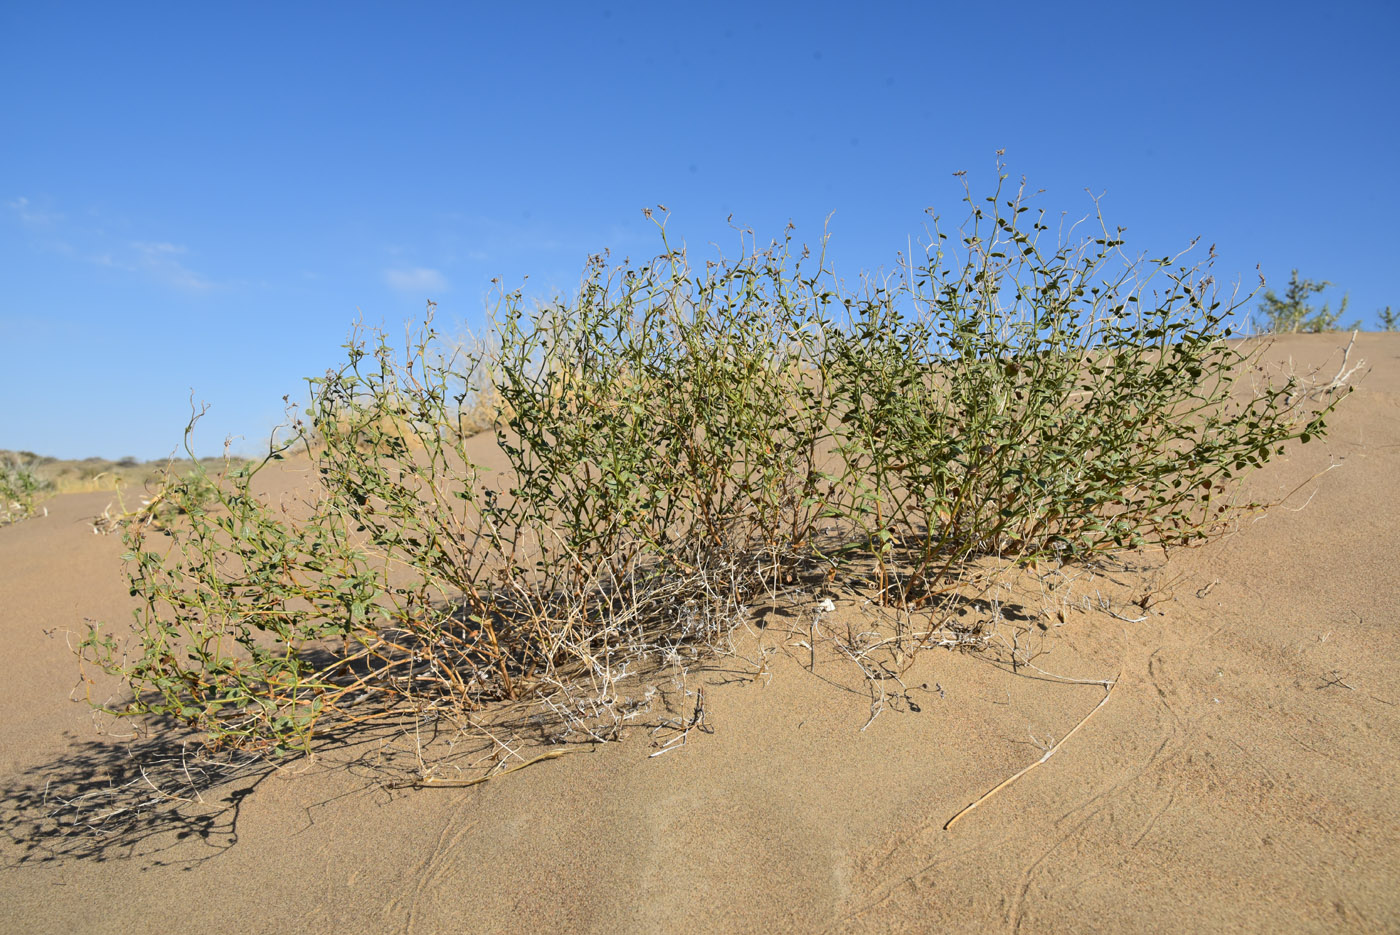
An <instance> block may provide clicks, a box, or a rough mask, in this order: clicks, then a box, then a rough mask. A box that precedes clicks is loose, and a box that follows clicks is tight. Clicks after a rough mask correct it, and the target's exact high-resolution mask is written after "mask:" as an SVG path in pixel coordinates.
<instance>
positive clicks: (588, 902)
mask: <svg viewBox="0 0 1400 935" xmlns="http://www.w3.org/2000/svg"><path fill="white" fill-rule="evenodd" d="M1344 342H1345V337H1344V336H1341V337H1339V336H1336V335H1327V336H1317V337H1290V338H1286V339H1284V340H1282V341H1280V342H1279V344H1278V345H1277V346H1276V348H1275V349H1274V350H1273V351H1272V352H1271V353H1272V356H1274V357H1276V358H1283V357H1286V356H1288V355H1290V354H1291V355H1293V356H1294V357H1295V358H1297V359H1298V360H1299V361H1309V360H1312V361H1320V360H1321V359H1322V358H1323V357H1325V356H1326V355H1327V354H1328V353H1329V352H1332V351H1335V350H1336V349H1337V348H1338V347H1339V345H1340V344H1341V343H1344ZM1353 354H1354V356H1360V357H1364V358H1366V359H1367V360H1368V361H1369V362H1370V364H1371V366H1372V367H1373V368H1374V369H1373V372H1372V373H1371V374H1370V375H1369V377H1367V379H1366V380H1365V382H1364V383H1363V384H1362V387H1361V388H1360V389H1359V390H1357V391H1356V393H1355V394H1354V395H1353V397H1352V398H1350V399H1348V400H1347V401H1346V402H1345V403H1343V405H1342V407H1341V409H1340V410H1339V411H1338V413H1337V414H1336V415H1335V417H1334V418H1333V419H1332V428H1331V436H1330V438H1329V440H1328V441H1327V443H1326V446H1325V447H1324V446H1323V445H1319V444H1312V445H1308V446H1306V447H1301V448H1294V449H1292V450H1290V452H1289V453H1288V455H1287V456H1285V457H1283V458H1279V459H1276V460H1275V462H1274V463H1272V464H1271V465H1270V466H1269V467H1268V468H1267V469H1266V470H1265V471H1264V472H1262V473H1260V474H1257V475H1255V476H1254V477H1253V478H1252V479H1251V481H1250V484H1251V487H1252V488H1253V489H1254V490H1255V491H1256V492H1258V493H1259V494H1261V495H1266V496H1267V495H1270V494H1275V493H1278V492H1280V491H1287V490H1290V489H1292V488H1293V487H1294V486H1296V485H1297V484H1298V483H1300V482H1302V481H1303V480H1305V479H1307V478H1309V477H1311V476H1313V475H1314V474H1316V473H1317V472H1318V471H1320V470H1322V469H1323V468H1325V467H1326V466H1327V464H1328V462H1329V457H1330V458H1333V459H1337V460H1342V461H1343V462H1344V463H1343V466H1342V467H1341V468H1338V469H1336V470H1333V471H1331V472H1329V473H1327V474H1325V475H1324V476H1323V477H1321V478H1320V479H1319V480H1318V481H1316V483H1315V484H1314V485H1313V487H1312V488H1309V489H1307V490H1304V491H1303V493H1302V494H1301V495H1299V496H1298V497H1295V498H1294V499H1293V500H1291V501H1290V502H1289V504H1288V507H1290V508H1296V507H1300V506H1302V505H1303V504H1304V503H1305V502H1306V503H1307V506H1306V508H1305V509H1302V510H1299V511H1294V510H1293V509H1288V508H1281V509H1277V510H1275V511H1274V512H1272V513H1270V514H1269V515H1268V516H1267V517H1266V518H1264V519H1262V520H1259V521H1256V522H1252V523H1249V524H1247V525H1246V526H1245V527H1244V528H1243V529H1241V531H1240V532H1239V533H1238V534H1237V535H1235V536H1234V537H1232V538H1229V539H1227V540H1223V541H1221V542H1218V543H1215V544H1213V545H1211V546H1209V547H1207V548H1204V549H1200V550H1196V551H1193V552H1189V553H1183V554H1180V555H1178V556H1177V557H1175V558H1174V559H1173V561H1172V564H1171V566H1170V567H1169V569H1168V574H1167V577H1168V578H1170V577H1174V576H1176V575H1184V576H1185V577H1184V578H1183V579H1182V580H1180V581H1178V582H1177V584H1176V586H1175V587H1174V594H1175V600H1173V601H1169V602H1167V603H1164V604H1162V605H1160V606H1159V607H1158V608H1154V610H1160V611H1161V613H1160V614H1158V613H1154V614H1153V615H1151V616H1150V618H1149V619H1148V620H1146V621H1143V622H1140V623H1127V622H1123V621H1120V620H1116V619H1114V618H1112V617H1110V616H1108V615H1106V614H1103V613H1070V614H1068V615H1067V617H1066V623H1065V624H1064V625H1063V626H1059V627H1056V628H1053V629H1052V631H1051V632H1050V634H1048V635H1047V637H1046V639H1045V645H1046V647H1047V648H1049V649H1051V650H1052V652H1051V653H1050V654H1049V655H1047V656H1043V657H1041V658H1039V659H1038V660H1037V664H1039V665H1041V666H1043V667H1044V668H1046V669H1048V670H1050V671H1053V672H1055V673H1057V674H1060V675H1064V676H1070V677H1076V678H1093V679H1108V678H1112V677H1113V676H1114V675H1115V674H1116V673H1117V672H1118V671H1120V669H1121V671H1122V677H1121V681H1120V682H1119V684H1118V685H1117V687H1116V688H1115V690H1114V692H1113V695H1112V696H1111V697H1110V698H1109V700H1108V703H1107V704H1105V705H1104V706H1103V708H1102V709H1101V710H1099V711H1098V712H1097V714H1095V716H1094V717H1093V718H1092V719H1091V720H1090V721H1089V722H1088V723H1087V724H1086V725H1085V726H1084V728H1083V729H1082V730H1081V731H1079V733H1077V734H1076V735H1075V736H1073V737H1072V738H1070V739H1069V740H1068V741H1067V742H1066V743H1065V744H1064V746H1063V747H1062V748H1061V749H1060V750H1059V751H1058V752H1057V754H1056V755H1055V756H1054V757H1052V758H1051V759H1050V760H1049V761H1048V762H1046V763H1045V764H1044V765H1042V766H1041V767H1039V768H1037V769H1035V770H1033V771H1031V772H1030V773H1028V774H1027V775H1026V776H1025V777H1023V778H1022V779H1020V780H1019V781H1018V782H1016V783H1015V784H1013V785H1011V786H1010V787H1008V788H1007V789H1005V790H1004V791H1002V792H1001V793H999V794H998V795H997V796H996V797H995V798H993V799H991V800H989V801H987V802H986V803H985V804H984V805H982V806H981V807H979V808H977V809H976V810H974V811H972V812H970V813H968V814H967V815H966V816H965V817H964V818H963V819H962V820H961V821H959V823H958V824H957V825H956V826H955V827H954V828H953V829H952V830H950V831H944V830H943V825H944V823H945V822H946V821H947V820H948V819H949V818H950V817H951V816H952V815H954V814H955V813H956V812H957V811H958V810H959V809H960V808H962V807H963V806H965V805H967V804H968V803H969V802H971V801H973V800H974V799H976V798H977V797H978V796H979V795H981V794H982V793H983V792H985V791H986V790H988V789H990V788H992V787H993V786H995V785H996V784H997V783H999V782H1000V781H1002V780H1003V779H1005V778H1006V777H1007V776H1010V775H1011V774H1013V773H1015V772H1016V771H1017V770H1019V769H1022V768H1023V767H1025V766H1026V765H1028V764H1029V763H1031V762H1033V761H1034V760H1036V759H1038V758H1039V757H1040V756H1041V751H1040V750H1039V749H1037V748H1036V747H1035V746H1033V745H1032V744H1031V742H1030V735H1031V734H1034V735H1035V737H1036V738H1037V739H1038V740H1041V741H1044V740H1045V739H1046V738H1060V737H1063V736H1064V735H1065V734H1066V733H1067V732H1068V731H1069V730H1070V729H1071V728H1073V727H1074V725H1075V724H1077V723H1078V722H1079V721H1080V720H1081V719H1082V718H1083V717H1084V715H1085V714H1087V713H1088V712H1090V711H1091V710H1092V709H1093V708H1094V706H1095V705H1097V704H1098V703H1099V701H1100V700H1102V698H1103V689H1102V688H1100V687H1097V686H1093V685H1067V684H1062V683H1054V682H1049V681H1040V680H1034V679H1030V678H1026V677H1024V676H1018V675H1013V674H1012V673H1010V672H1008V671H1005V670H1004V669H1002V668H999V667H997V666H995V665H993V664H992V663H991V661H990V659H989V658H987V657H986V656H982V657H979V656H976V655H960V654H954V653H949V652H946V651H939V650H935V651H930V652H927V653H926V654H924V655H921V656H920V657H919V659H918V661H917V662H916V664H915V666H914V668H913V669H912V670H911V672H910V673H909V674H908V675H907V676H906V677H905V681H906V683H908V684H911V685H917V684H921V683H924V682H927V683H928V684H929V685H930V686H933V685H935V684H936V685H939V686H941V687H942V688H943V689H944V691H945V693H946V694H945V696H944V697H941V698H940V697H939V696H938V695H937V694H936V693H919V694H917V696H916V699H917V701H918V704H919V705H920V707H921V710H920V711H919V712H917V713H916V712H913V711H907V710H906V711H902V712H900V711H886V712H885V713H883V714H882V715H880V717H879V718H877V719H876V720H875V722H874V723H873V724H871V725H870V727H869V729H868V730H865V731H864V732H862V731H861V729H860V728H861V725H862V724H864V723H865V721H866V719H867V718H868V717H869V705H868V703H867V702H866V701H865V700H863V699H862V698H861V697H860V696H858V695H856V694H851V693H847V692H843V691H841V690H840V689H838V688H835V687H833V686H832V685H830V684H829V683H827V682H825V681H823V680H821V679H819V678H815V677H813V676H812V675H810V674H808V673H807V672H806V671H805V669H804V668H803V665H804V664H805V662H806V655H805V650H801V651H796V652H794V654H793V655H792V656H786V655H782V654H779V655H777V656H775V657H774V661H773V666H772V669H773V672H772V678H771V680H763V679H760V680H758V681H752V680H749V679H735V680H730V681H729V682H728V684H718V683H721V682H724V681H726V680H725V678H724V677H723V675H722V673H711V674H710V675H709V676H707V677H706V678H707V681H708V682H709V683H710V684H709V685H708V686H707V688H706V701H707V708H708V713H709V722H710V724H711V725H712V726H713V727H714V730H715V732H714V733H713V734H712V735H693V737H692V740H691V742H690V743H688V744H687V745H686V747H685V748H684V749H681V750H678V751H675V752H673V753H669V754H667V755H665V756H661V757H657V758H648V757H647V756H646V754H647V753H648V752H650V750H651V748H650V747H649V746H648V740H647V738H646V736H645V734H644V733H643V732H634V734H633V735H632V736H631V737H629V738H628V739H627V740H625V741H624V742H622V743H618V744H610V745H608V746H606V747H602V748H598V749H595V750H594V752H591V753H583V754H579V755H575V756H566V757H563V758H560V759H557V760H552V761H549V762H544V763H541V764H539V765H537V766H533V767H531V768H529V769H525V770H522V771H520V772H517V773H514V774H511V775H509V776H505V777H501V778H499V779H496V780H493V781H491V782H489V783H486V784H484V785H480V786H476V787H473V788H469V789H429V790H421V791H408V790H402V791H394V792H390V791H386V790H385V789H384V788H383V787H382V784H381V783H380V782H379V780H380V779H382V778H383V777H382V776H377V775H376V774H375V773H374V772H373V771H372V770H370V769H367V768H364V767H355V768H345V767H343V766H337V765H336V764H337V763H338V762H343V761H344V759H345V757H344V756H343V755H342V756H340V757H339V759H337V757H336V756H334V755H329V756H327V757H326V758H325V759H324V761H323V762H322V764H321V765H317V766H315V767H313V768H312V769H310V770H309V771H306V772H305V773H304V774H302V775H296V776H284V775H281V774H273V775H271V776H267V777H265V778H263V779H262V780H261V781H260V782H258V783H257V784H256V786H255V787H253V788H251V790H250V788H249V784H248V783H247V782H244V783H243V784H241V785H238V786H235V787H234V788H233V789H232V790H229V789H226V790H224V791H223V792H222V793H220V792H213V793H206V795H208V796H209V797H210V799H211V800H216V799H218V798H219V796H220V795H223V796H225V797H227V796H229V795H231V794H232V795H233V796H234V797H235V799H236V801H237V802H238V805H237V808H236V809H234V810H229V811H226V812H223V813H220V814H216V815H214V816H213V817H212V818H211V819H209V820H207V821H205V822H203V823H201V822H200V821H199V820H197V819H195V818H190V819H189V820H187V821H185V822H177V821H176V820H175V818H174V816H173V814H172V815H168V816H167V817H166V818H165V819H163V820H162V822H159V823H156V824H153V825H150V826H149V827H146V828H145V829H144V835H143V836H142V837H140V838H139V839H132V838H130V837H120V838H116V839H113V840H111V841H108V842H106V843H100V842H94V841H91V840H79V839H75V838H57V837H53V836H51V835H42V834H37V833H36V830H37V829H44V828H47V827H49V825H47V824H46V823H45V821H44V820H43V815H44V813H45V811H46V809H48V808H50V807H52V804H53V799H52V797H51V798H50V802H49V804H48V805H45V803H44V798H43V797H44V790H45V788H46V785H50V786H51V789H65V790H71V789H72V788H73V787H74V784H76V783H80V782H82V781H84V780H96V781H97V782H98V783H99V784H100V783H101V782H102V781H104V780H103V777H105V776H106V775H107V774H108V771H109V769H112V768H127V767H126V766H125V765H124V764H123V763H122V759H121V756H120V752H121V747H120V745H119V744H117V743H116V742H115V741H113V740H112V739H111V738H110V737H99V736H97V735H96V734H95V733H94V730H93V720H92V717H91V715H90V713H89V712H88V711H87V709H86V708H85V707H84V706H83V705H81V704H75V703H72V702H70V701H69V700H68V698H69V691H70V689H71V688H72V687H73V686H74V683H75V681H76V678H75V676H76V669H75V663H74V660H73V657H72V656H71V655H70V654H69V653H68V651H67V649H66V647H65V644H64V640H63V637H62V635H61V634H60V635H58V636H49V635H46V631H50V630H55V629H57V630H62V629H64V628H74V629H76V628H78V627H79V626H80V624H81V622H82V620H83V619H84V618H85V617H93V618H101V619H104V620H107V621H111V622H120V621H122V620H123V619H124V618H125V615H126V614H127V612H128V608H129V607H130V606H131V599H130V598H129V597H128V596H127V594H126V590H125V582H124V579H123V578H122V577H121V574H120V561H119V555H120V553H121V550H122V546H121V543H120V542H119V541H118V539H117V537H102V536H95V535H93V533H92V532H91V530H90V528H89V526H88V524H87V522H86V519H87V518H88V517H90V516H92V515H94V514H96V513H99V512H100V511H101V510H102V508H103V507H104V506H106V504H107V503H108V502H109V500H110V495H108V494H80V495H71V496H65V497H60V498H57V499H54V500H52V501H50V502H49V504H48V506H49V515H48V516H47V517H40V518H35V519H31V520H28V521H25V522H23V523H20V524H17V525H15V526H11V527H7V528H4V529H0V627H3V637H4V646H5V658H6V661H7V663H8V665H7V669H6V678H5V679H3V681H0V700H2V701H3V706H2V707H0V710H3V711H4V712H5V717H4V718H3V719H2V720H0V775H3V783H4V789H5V800H4V814H3V822H4V827H5V830H6V832H7V837H6V838H5V839H3V840H0V846H3V851H4V865H5V868H4V870H3V874H2V875H0V920H4V921H0V929H3V930H5V931H15V932H65V933H71V932H166V933H169V932H184V931H197V932H208V933H217V932H330V931H337V932H416V933H431V932H448V931H452V932H495V931H600V932H603V931H606V932H613V931H619V932H652V931H696V932H712V931H713V932H718V931H745V932H747V931H753V932H777V931H868V932H898V931H909V932H945V931H952V932H964V931H965V932H983V931H993V930H1007V931H1022V932H1046V931H1051V932H1095V931H1103V932H1171V933H1179V932H1225V931H1241V932H1303V931H1338V930H1344V931H1365V932H1384V931H1397V930H1400V798H1397V795H1396V789H1395V787H1396V783H1397V780H1400V765H1397V764H1400V678H1397V675H1396V665H1397V661H1400V609H1397V602H1398V601H1400V561H1397V556H1400V548H1398V547H1400V335H1382V336H1377V335H1363V336H1362V337H1361V338H1360V339H1359V340H1358V341H1357V345H1356V350H1355V351H1354V352H1353ZM1332 369H1333V370H1334V369H1335V363H1334V365H1333V367H1332ZM1330 373H1331V370H1329V371H1328V375H1330ZM297 480H298V478H297V477H296V476H295V475H290V476H289V480H288V482H289V483H291V482H296V481H297ZM1310 493H1311V495H1312V496H1311V500H1310V501H1308V495H1309V494H1310ZM1212 582H1215V584H1214V586H1213V587H1210V588H1209V590H1206V587H1207V586H1208V585H1210V584H1211V583H1212ZM1129 583H1130V584H1131V582H1129ZM1103 584H1104V586H1105V587H1107V586H1108V584H1107V583H1106V582H1104V583H1103ZM1094 586H1097V585H1094ZM1092 587H1093V586H1091V592H1092ZM1198 592H1199V594H1200V595H1202V596H1197V595H1198ZM831 619H832V622H835V623H838V624H839V620H837V619H836V618H831ZM770 642H775V641H774V640H771V639H770ZM742 668H743V666H736V667H735V669H736V671H738V670H740V669H742ZM848 668H849V667H848ZM819 672H821V673H830V674H832V676H833V677H836V678H839V677H840V675H839V667H838V665H837V664H836V663H835V662H834V661H833V662H830V663H823V665H822V667H820V668H819ZM847 674H849V672H847ZM245 792H246V794H244V793H245Z"/></svg>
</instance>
